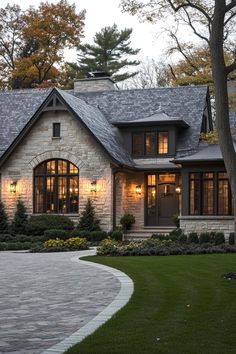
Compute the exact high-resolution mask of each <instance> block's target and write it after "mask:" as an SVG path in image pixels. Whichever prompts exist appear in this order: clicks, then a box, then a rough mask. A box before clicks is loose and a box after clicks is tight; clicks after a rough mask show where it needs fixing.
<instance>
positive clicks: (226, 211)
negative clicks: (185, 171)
mask: <svg viewBox="0 0 236 354" xmlns="http://www.w3.org/2000/svg"><path fill="white" fill-rule="evenodd" d="M189 187H190V203H189V208H190V215H232V214H233V202H232V195H231V191H230V186H229V181H228V178H227V174H226V172H203V173H198V172H197V173H190V175H189Z"/></svg>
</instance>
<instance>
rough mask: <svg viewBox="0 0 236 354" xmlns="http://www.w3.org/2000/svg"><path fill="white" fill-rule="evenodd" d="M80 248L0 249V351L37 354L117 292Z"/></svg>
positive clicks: (115, 285)
mask: <svg viewBox="0 0 236 354" xmlns="http://www.w3.org/2000/svg"><path fill="white" fill-rule="evenodd" d="M77 254H79V253H78V252H77V253H76V252H68V253H67V252H66V253H44V254H31V253H19V252H15V253H14V252H0V353H1V354H2V353H12V354H13V353H14V354H37V353H40V352H42V351H43V350H45V349H47V348H49V347H51V346H52V345H54V344H56V343H58V342H60V341H61V340H63V339H64V338H65V337H67V336H69V335H71V334H72V333H73V332H75V331H76V330H78V329H79V328H81V327H82V326H84V325H85V324H86V323H87V322H89V321H90V320H91V319H92V318H93V317H95V316H96V315H97V314H98V313H99V312H100V311H102V310H103V309H104V308H105V307H106V306H107V305H109V304H110V303H111V302H112V300H113V299H114V298H115V296H116V295H117V294H118V292H119V290H120V282H119V281H118V280H117V279H116V278H115V277H114V276H113V275H111V274H110V273H108V272H106V271H103V270H100V269H97V268H94V267H92V266H89V265H87V264H81V263H76V262H73V261H72V260H71V258H72V257H74V256H76V255H77Z"/></svg>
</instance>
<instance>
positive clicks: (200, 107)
mask: <svg viewBox="0 0 236 354" xmlns="http://www.w3.org/2000/svg"><path fill="white" fill-rule="evenodd" d="M207 90H208V89H207V87H206V86H197V87H192V86H188V87H178V88H158V89H148V90H118V91H106V92H101V91H100V92H93V93H88V92H86V93H80V94H74V95H73V94H72V92H66V91H62V90H57V89H55V91H56V92H58V94H59V95H61V97H62V98H63V99H64V100H65V102H66V104H67V105H68V106H69V107H70V108H71V110H72V111H73V112H74V113H75V115H76V116H77V117H79V118H80V119H81V120H82V121H83V123H84V124H85V125H86V126H87V128H88V129H89V130H90V131H91V133H92V134H93V135H94V137H95V138H96V140H97V141H98V142H99V143H100V144H101V145H102V146H103V148H104V149H105V150H106V151H107V152H108V154H110V156H111V157H112V159H113V160H115V161H116V162H118V163H120V164H123V165H127V166H130V167H133V166H135V164H134V162H133V160H132V158H131V156H130V154H129V153H128V152H127V151H126V150H125V149H124V148H123V146H122V143H121V142H120V140H119V134H118V133H117V128H115V127H114V126H113V125H112V123H113V122H117V121H127V122H130V121H132V120H137V119H141V120H142V119H144V120H145V119H150V117H152V116H153V115H154V116H155V115H156V114H157V112H158V111H160V109H161V110H163V111H164V112H165V114H166V115H167V116H169V117H178V119H180V120H182V121H185V122H186V123H187V124H188V125H189V126H190V127H189V128H188V129H185V130H183V131H182V132H181V134H180V135H179V137H178V144H177V150H178V152H182V153H184V154H187V153H189V152H190V151H192V150H193V149H196V148H197V146H198V142H199V134H200V130H201V124H202V116H203V112H204V108H205V104H206V95H207ZM51 93H52V89H48V90H43V89H42V90H37V89H34V90H17V91H8V92H1V93H0V157H1V156H2V155H3V154H4V152H6V150H7V149H8V148H9V147H10V146H11V145H12V143H13V142H14V141H15V139H16V138H17V137H18V136H19V134H20V133H21V131H22V130H23V128H24V127H25V126H26V125H27V123H29V121H30V120H31V118H32V117H33V116H34V115H35V114H36V112H37V111H38V110H39V109H40V107H41V106H42V105H43V103H44V102H45V100H46V99H47V97H48V96H49V94H51ZM162 118H163V117H162Z"/></svg>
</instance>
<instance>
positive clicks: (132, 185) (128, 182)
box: [116, 172, 145, 229]
mask: <svg viewBox="0 0 236 354" xmlns="http://www.w3.org/2000/svg"><path fill="white" fill-rule="evenodd" d="M138 185H140V186H141V194H137V193H136V186H138ZM144 195H145V187H144V173H143V172H136V173H131V172H130V173H128V172H126V173H121V172H120V173H117V174H116V226H120V218H121V216H122V215H123V214H124V213H125V212H127V213H131V214H133V215H134V217H135V224H134V225H133V226H132V229H143V227H144Z"/></svg>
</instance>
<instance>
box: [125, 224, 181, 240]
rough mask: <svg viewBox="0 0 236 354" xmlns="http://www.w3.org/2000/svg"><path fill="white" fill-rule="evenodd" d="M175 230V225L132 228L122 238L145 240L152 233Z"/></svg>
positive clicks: (167, 232)
mask: <svg viewBox="0 0 236 354" xmlns="http://www.w3.org/2000/svg"><path fill="white" fill-rule="evenodd" d="M173 230H175V227H169V226H168V227H155V228H154V227H152V228H146V227H145V229H137V230H135V229H133V230H130V231H128V232H126V233H125V234H124V240H126V241H128V240H136V241H138V240H140V241H141V240H145V239H147V238H149V237H151V236H152V235H153V234H166V235H167V234H169V233H170V232H171V231H173Z"/></svg>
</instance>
